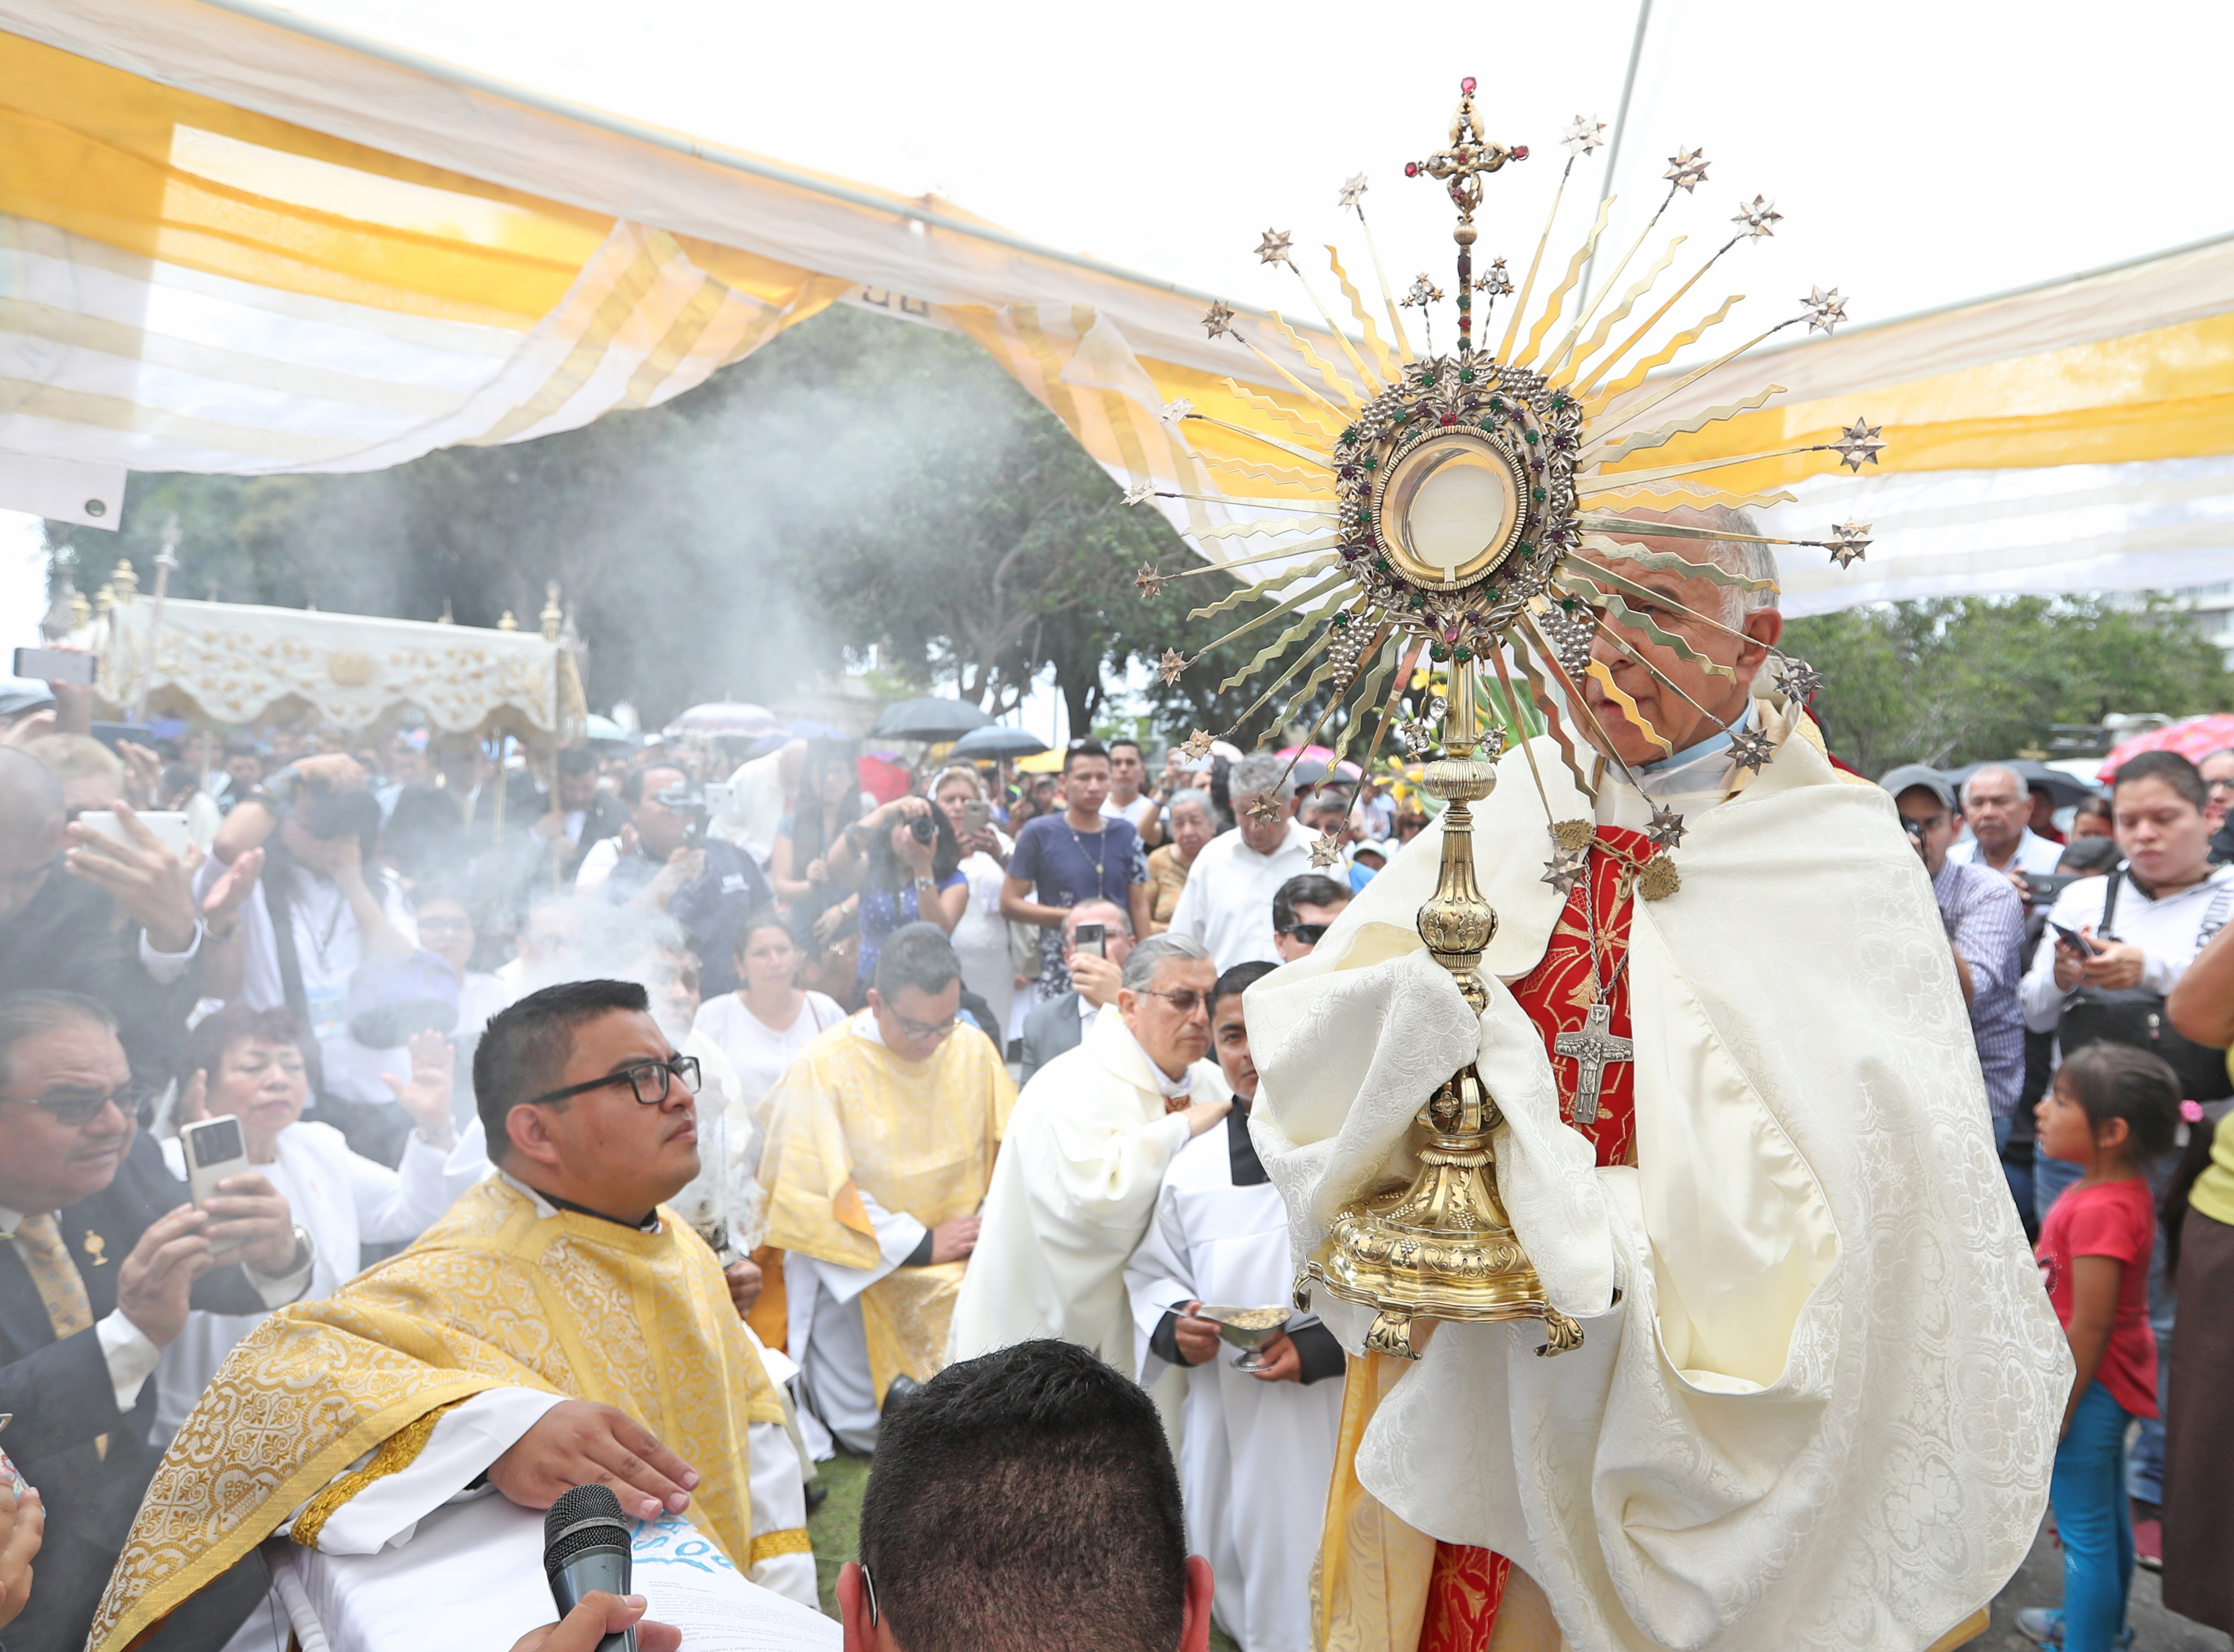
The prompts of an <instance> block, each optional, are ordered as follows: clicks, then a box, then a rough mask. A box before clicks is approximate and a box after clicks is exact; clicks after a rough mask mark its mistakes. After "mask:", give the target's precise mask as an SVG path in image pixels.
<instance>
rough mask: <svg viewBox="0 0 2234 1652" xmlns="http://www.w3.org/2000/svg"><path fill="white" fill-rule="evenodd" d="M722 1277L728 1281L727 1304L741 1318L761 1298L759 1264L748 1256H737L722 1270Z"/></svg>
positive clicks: (751, 1309) (749, 1311)
mask: <svg viewBox="0 0 2234 1652" xmlns="http://www.w3.org/2000/svg"><path fill="white" fill-rule="evenodd" d="M722 1278H724V1279H726V1280H728V1282H729V1305H730V1306H731V1307H732V1308H735V1309H736V1310H737V1317H738V1318H739V1319H742V1318H743V1317H744V1316H746V1315H747V1314H749V1313H751V1312H752V1311H753V1304H754V1303H756V1302H758V1301H759V1300H760V1299H761V1284H762V1283H764V1282H763V1281H762V1279H761V1264H760V1263H757V1262H755V1261H754V1260H753V1259H752V1258H751V1257H738V1258H737V1259H736V1260H735V1262H733V1263H730V1264H729V1265H728V1267H726V1268H724V1269H722Z"/></svg>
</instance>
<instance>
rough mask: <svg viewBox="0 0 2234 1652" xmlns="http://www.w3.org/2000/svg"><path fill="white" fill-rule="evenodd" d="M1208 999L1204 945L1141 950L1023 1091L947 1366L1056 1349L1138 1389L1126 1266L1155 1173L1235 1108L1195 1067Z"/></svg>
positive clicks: (1174, 940) (1156, 1181) (1217, 1081)
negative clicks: (1081, 1029) (1066, 1346)
mask: <svg viewBox="0 0 2234 1652" xmlns="http://www.w3.org/2000/svg"><path fill="white" fill-rule="evenodd" d="M1217 985H1218V972H1217V970H1216V969H1215V968H1214V967H1213V966H1212V963H1211V961H1210V955H1209V954H1208V953H1207V952H1206V951H1205V950H1203V948H1202V946H1201V944H1199V942H1195V941H1188V940H1182V939H1180V938H1179V937H1175V936H1167V935H1159V936H1156V937H1153V938H1152V939H1149V940H1146V941H1143V942H1141V943H1140V945H1138V946H1136V947H1134V948H1133V950H1132V952H1131V953H1130V954H1129V955H1128V956H1127V957H1126V960H1125V972H1124V974H1123V975H1122V976H1120V981H1119V986H1118V991H1117V1002H1116V1005H1115V1006H1114V1008H1115V1009H1116V1012H1117V1013H1116V1014H1114V1015H1111V1014H1109V1013H1107V1011H1104V1012H1103V1014H1102V1015H1101V1016H1099V1017H1098V1018H1097V1019H1096V1020H1095V1022H1094V1028H1093V1030H1092V1031H1091V1032H1089V1033H1088V1034H1087V1035H1086V1041H1084V1042H1083V1043H1081V1045H1079V1047H1078V1048H1076V1049H1073V1050H1066V1051H1064V1052H1063V1054H1061V1055H1058V1056H1057V1057H1055V1060H1054V1061H1049V1062H1048V1064H1047V1065H1046V1066H1045V1067H1043V1068H1041V1069H1040V1070H1039V1071H1038V1072H1037V1073H1035V1074H1033V1076H1032V1081H1031V1082H1030V1083H1029V1084H1027V1085H1026V1086H1025V1087H1024V1093H1023V1094H1022V1095H1020V1096H1018V1097H1017V1098H1016V1112H1015V1113H1013V1114H1012V1115H1011V1116H1010V1118H1009V1129H1008V1133H1007V1135H1006V1136H1005V1137H1003V1139H1002V1143H1001V1157H1000V1159H999V1160H998V1162H996V1164H995V1165H994V1166H993V1186H992V1190H991V1191H990V1192H988V1193H987V1194H986V1196H985V1219H984V1225H983V1227H982V1228H980V1229H979V1231H978V1234H977V1250H975V1251H974V1252H973V1253H972V1254H971V1256H970V1270H969V1272H968V1273H966V1274H964V1275H963V1279H962V1293H961V1295H960V1296H959V1297H958V1298H957V1300H956V1302H955V1304H954V1329H953V1334H952V1337H951V1339H950V1342H949V1344H948V1358H949V1359H950V1360H968V1359H975V1358H976V1357H977V1355H980V1354H988V1353H990V1352H991V1351H992V1350H993V1349H995V1348H1006V1347H1007V1346H1008V1345H1009V1343H1011V1342H1029V1341H1030V1340H1031V1339H1032V1338H1034V1337H1039V1336H1057V1337H1061V1339H1062V1340H1063V1341H1064V1342H1076V1343H1077V1344H1079V1345H1080V1346H1081V1347H1082V1348H1092V1349H1093V1350H1094V1352H1095V1353H1097V1354H1099V1355H1101V1357H1102V1358H1103V1359H1105V1360H1107V1361H1109V1363H1110V1364H1112V1365H1114V1366H1115V1367H1116V1368H1118V1369H1119V1370H1120V1371H1122V1372H1123V1373H1124V1374H1126V1375H1127V1376H1131V1375H1133V1373H1134V1370H1135V1366H1134V1364H1133V1312H1132V1308H1131V1305H1130V1303H1127V1300H1126V1296H1125V1259H1126V1258H1127V1257H1129V1256H1131V1255H1132V1254H1133V1246H1135V1245H1137V1244H1140V1236H1141V1235H1142V1234H1143V1233H1145V1232H1146V1231H1147V1228H1148V1219H1149V1218H1150V1217H1151V1216H1152V1215H1153V1213H1154V1211H1155V1205H1156V1193H1157V1191H1158V1190H1159V1188H1161V1187H1162V1186H1163V1184H1164V1172H1165V1171H1166V1170H1167V1169H1168V1168H1170V1166H1171V1162H1172V1160H1173V1159H1174V1158H1176V1157H1177V1156H1178V1154H1179V1149H1180V1148H1182V1147H1184V1146H1186V1145H1187V1143H1188V1142H1189V1141H1191V1140H1192V1139H1195V1138H1196V1137H1198V1136H1200V1135H1202V1134H1203V1133H1205V1132H1206V1131H1208V1130H1210V1129H1211V1128H1212V1126H1218V1125H1220V1124H1222V1123H1223V1122H1224V1121H1225V1114H1226V1110H1227V1109H1228V1107H1231V1098H1230V1097H1229V1096H1228V1094H1226V1088H1225V1079H1224V1078H1223V1077H1222V1076H1220V1074H1219V1073H1218V1068H1216V1067H1215V1066H1213V1065H1212V1063H1211V1062H1209V1061H1205V1060H1204V1059H1203V1058H1204V1057H1205V1056H1206V1055H1208V1054H1209V1053H1210V998H1211V994H1212V991H1213V990H1215V989H1216V987H1217ZM1173 1386H1174V1387H1175V1386H1176V1385H1175V1384H1174V1385H1173Z"/></svg>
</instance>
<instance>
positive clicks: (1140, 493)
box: [1125, 482, 1156, 505]
mask: <svg viewBox="0 0 2234 1652" xmlns="http://www.w3.org/2000/svg"><path fill="white" fill-rule="evenodd" d="M1155 493H1156V485H1155V484H1154V483H1153V482H1134V483H1133V485H1132V486H1130V487H1128V488H1127V489H1126V490H1125V503H1127V505H1138V504H1140V503H1141V502H1142V501H1144V500H1149V499H1153V498H1154V497H1155Z"/></svg>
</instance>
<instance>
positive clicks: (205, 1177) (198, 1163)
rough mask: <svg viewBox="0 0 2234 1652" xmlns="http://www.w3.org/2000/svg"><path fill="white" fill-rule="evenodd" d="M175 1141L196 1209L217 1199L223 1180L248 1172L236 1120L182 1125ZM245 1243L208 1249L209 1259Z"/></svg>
mask: <svg viewBox="0 0 2234 1652" xmlns="http://www.w3.org/2000/svg"><path fill="white" fill-rule="evenodd" d="M179 1141H180V1145H181V1146H184V1147H185V1149H186V1191H187V1192H188V1193H189V1194H191V1195H192V1196H193V1202H194V1205H195V1207H196V1208H197V1209H201V1210H206V1209H207V1208H208V1207H209V1202H210V1201H211V1200H212V1199H213V1198H218V1197H219V1190H218V1184H219V1182H221V1181H223V1180H224V1179H225V1178H226V1177H228V1176H243V1175H247V1174H249V1173H251V1169H252V1167H251V1166H250V1164H249V1162H248V1144H247V1142H246V1141H245V1140H244V1139H242V1136H241V1133H240V1120H238V1119H236V1118H234V1117H233V1116H232V1114H231V1113H219V1114H218V1115H217V1116H216V1117H215V1118H212V1119H201V1120H196V1121H195V1122H193V1123H192V1124H187V1125H182V1126H180V1129H179ZM242 1244H245V1241H244V1240H236V1241H235V1242H233V1243H232V1244H227V1245H225V1246H224V1247H222V1248H221V1249H220V1248H219V1247H216V1246H212V1247H211V1250H210V1256H211V1258H212V1260H214V1259H216V1258H218V1257H225V1256H230V1255H231V1254H232V1252H233V1251H235V1250H238V1249H240V1247H241V1245H242Z"/></svg>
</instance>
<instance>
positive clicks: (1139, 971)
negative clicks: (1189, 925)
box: [1117, 935, 1210, 992]
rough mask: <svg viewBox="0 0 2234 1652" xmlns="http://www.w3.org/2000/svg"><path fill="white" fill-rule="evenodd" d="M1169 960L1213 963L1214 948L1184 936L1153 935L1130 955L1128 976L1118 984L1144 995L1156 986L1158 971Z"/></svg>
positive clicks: (1119, 979)
mask: <svg viewBox="0 0 2234 1652" xmlns="http://www.w3.org/2000/svg"><path fill="white" fill-rule="evenodd" d="M1166 958H1192V959H1194V960H1195V961H1196V962H1198V963H1209V962H1210V949H1209V948H1208V947H1206V946H1205V945H1204V944H1202V943H1201V942H1199V941H1197V940H1192V939H1190V938H1189V937H1186V936H1184V935H1151V936H1150V937H1148V938H1147V939H1146V940H1145V941H1143V942H1141V943H1140V945H1138V946H1136V947H1134V948H1133V950H1132V951H1131V952H1129V953H1128V954H1127V955H1126V958H1125V973H1124V974H1122V975H1120V976H1118V977H1117V984H1118V985H1119V986H1120V987H1122V988H1124V989H1126V990H1127V992H1140V991H1144V990H1146V989H1147V988H1149V987H1151V986H1153V985H1154V984H1155V980H1156V968H1157V966H1158V965H1159V964H1160V963H1163V961H1164V960H1165V959H1166Z"/></svg>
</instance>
